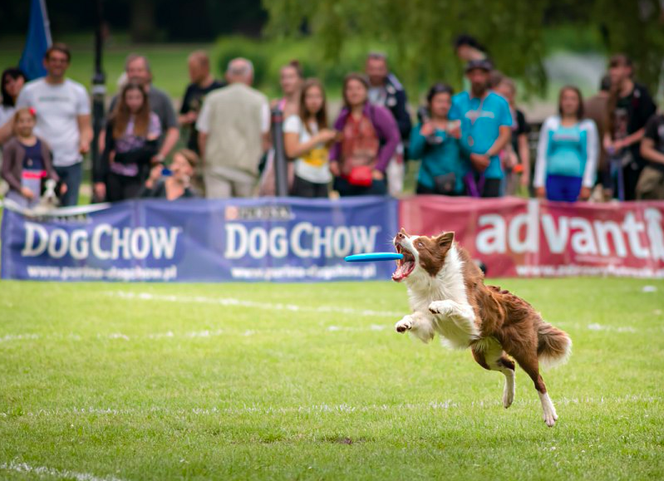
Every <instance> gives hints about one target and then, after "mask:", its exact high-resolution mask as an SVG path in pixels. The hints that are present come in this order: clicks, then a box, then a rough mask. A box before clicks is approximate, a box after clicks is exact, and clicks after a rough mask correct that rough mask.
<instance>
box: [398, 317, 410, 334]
mask: <svg viewBox="0 0 664 481" xmlns="http://www.w3.org/2000/svg"><path fill="white" fill-rule="evenodd" d="M412 327H413V324H412V323H411V322H410V319H408V316H406V317H404V318H403V319H401V320H400V321H399V322H397V323H396V325H395V326H394V328H395V329H396V330H397V332H400V333H402V334H403V333H404V332H406V331H410V330H411V329H412Z"/></svg>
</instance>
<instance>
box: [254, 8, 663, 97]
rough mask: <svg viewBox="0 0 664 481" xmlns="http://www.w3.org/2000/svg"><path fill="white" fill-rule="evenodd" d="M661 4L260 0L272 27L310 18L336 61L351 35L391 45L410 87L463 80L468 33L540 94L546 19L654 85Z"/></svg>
mask: <svg viewBox="0 0 664 481" xmlns="http://www.w3.org/2000/svg"><path fill="white" fill-rule="evenodd" d="M660 4H661V2H660V1H659V0H639V1H627V2H626V1H624V0H534V1H533V0H491V1H486V0H412V1H410V2H406V3H404V2H402V1H400V0H364V1H357V0H320V1H317V2H312V1H310V0H263V5H264V7H265V9H266V10H268V12H269V15H270V21H269V24H268V27H267V29H266V33H267V34H268V35H271V36H275V37H277V36H281V35H286V36H291V37H297V36H299V35H301V26H302V25H303V24H306V25H307V26H308V27H309V29H310V31H311V33H312V39H313V41H314V42H316V44H317V45H318V48H320V49H321V50H322V52H323V54H324V57H325V58H327V59H331V60H332V61H334V60H336V59H339V58H341V56H342V53H343V51H344V46H345V45H346V43H347V42H349V41H353V40H354V39H356V38H370V39H374V40H376V41H378V42H381V43H388V44H390V45H393V46H394V47H395V53H396V55H395V58H394V61H393V62H392V66H393V67H396V68H397V69H398V70H401V71H402V72H403V73H402V78H403V80H404V81H405V83H406V84H407V86H409V87H410V88H411V89H412V88H413V87H415V86H417V85H418V84H421V83H423V82H424V83H430V82H432V81H434V80H439V79H443V80H446V81H448V82H450V83H452V84H454V85H455V86H457V87H459V86H460V81H461V75H462V74H461V67H462V66H461V65H460V62H459V61H458V59H457V58H456V56H455V53H454V51H453V48H452V41H453V39H454V38H455V37H456V36H457V35H458V34H461V33H468V34H471V35H473V36H475V37H476V38H477V39H478V40H479V41H480V42H481V43H483V44H484V45H486V46H487V47H488V49H489V53H490V55H491V58H492V59H493V60H494V63H495V65H496V67H497V68H498V69H499V70H501V71H502V72H504V73H505V74H507V75H509V76H511V77H515V78H517V79H520V80H521V82H522V84H523V85H524V87H525V90H526V92H527V93H539V94H541V93H543V92H544V89H545V86H546V83H547V78H546V75H545V71H544V68H543V64H542V60H543V57H544V55H545V53H546V52H550V51H551V50H555V49H556V46H557V45H560V43H559V42H558V41H557V40H556V39H554V38H553V37H551V36H545V35H544V31H545V28H544V26H545V25H546V26H547V27H551V26H554V27H555V26H562V27H564V28H565V29H567V32H566V34H565V35H567V39H563V43H566V44H567V45H566V47H569V48H571V49H572V50H575V51H579V50H581V51H584V50H586V49H597V48H599V49H602V50H606V51H607V52H609V53H612V52H618V51H623V52H625V53H627V54H629V55H630V56H632V57H633V58H634V59H635V60H636V62H637V74H638V77H639V78H640V79H641V80H643V81H644V82H646V83H647V84H648V86H649V87H650V88H651V90H655V89H656V87H657V80H658V79H659V76H660V71H661V68H662V59H661V52H662V51H663V50H664V13H663V12H662V7H661V5H660ZM551 22H553V23H551ZM574 29H576V30H577V31H576V32H573V30H574ZM563 33H564V32H563ZM569 39H571V42H565V40H569ZM552 40H553V41H552ZM549 41H552V44H551V45H548V44H547V43H548V42H549Z"/></svg>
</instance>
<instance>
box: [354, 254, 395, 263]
mask: <svg viewBox="0 0 664 481" xmlns="http://www.w3.org/2000/svg"><path fill="white" fill-rule="evenodd" d="M399 259H403V254H399V253H397V252H370V253H368V254H355V255H353V256H346V257H345V258H344V260H345V261H346V262H374V261H396V260H399Z"/></svg>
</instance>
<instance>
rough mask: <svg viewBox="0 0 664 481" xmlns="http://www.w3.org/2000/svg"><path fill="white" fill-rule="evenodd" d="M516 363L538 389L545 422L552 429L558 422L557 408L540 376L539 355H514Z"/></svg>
mask: <svg viewBox="0 0 664 481" xmlns="http://www.w3.org/2000/svg"><path fill="white" fill-rule="evenodd" d="M512 355H513V357H514V359H516V362H518V363H519V366H521V368H522V369H523V370H524V371H526V373H527V374H528V375H529V376H530V378H531V379H532V380H533V383H535V389H537V394H539V398H540V402H541V403H542V412H543V418H544V422H545V423H546V425H547V426H549V427H552V426H553V425H554V424H555V423H556V420H557V419H558V414H556V408H555V407H554V406H553V402H552V401H551V398H550V397H549V393H548V392H547V391H546V385H545V384H544V379H542V376H540V373H539V361H538V360H537V353H533V355H530V356H528V355H522V354H519V355H517V354H512Z"/></svg>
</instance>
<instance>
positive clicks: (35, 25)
mask: <svg viewBox="0 0 664 481" xmlns="http://www.w3.org/2000/svg"><path fill="white" fill-rule="evenodd" d="M50 46H51V27H50V24H49V21H48V13H47V12H46V0H32V1H31V3H30V23H29V24H28V35H27V39H26V41H25V48H24V49H23V55H21V60H20V61H19V64H18V66H19V68H20V69H21V70H22V71H23V73H25V75H27V76H28V79H29V80H34V79H36V78H39V77H43V76H45V75H46V69H45V68H44V63H43V62H44V55H45V54H46V50H48V48H49V47H50Z"/></svg>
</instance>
